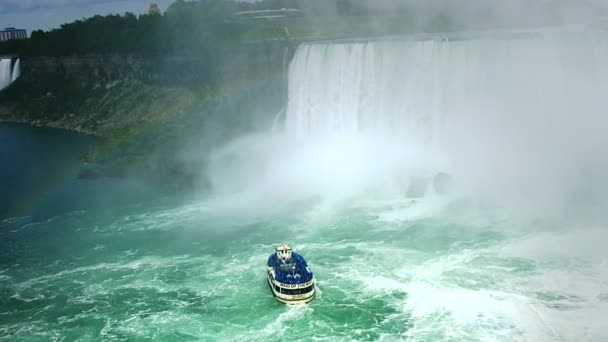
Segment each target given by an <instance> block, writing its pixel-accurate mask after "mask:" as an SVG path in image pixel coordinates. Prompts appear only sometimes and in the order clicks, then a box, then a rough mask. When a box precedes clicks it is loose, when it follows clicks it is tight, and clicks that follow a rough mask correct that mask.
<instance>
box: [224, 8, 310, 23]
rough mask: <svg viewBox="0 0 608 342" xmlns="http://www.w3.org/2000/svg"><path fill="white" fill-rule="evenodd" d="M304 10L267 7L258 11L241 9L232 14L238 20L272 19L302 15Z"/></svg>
mask: <svg viewBox="0 0 608 342" xmlns="http://www.w3.org/2000/svg"><path fill="white" fill-rule="evenodd" d="M303 15H304V11H302V10H300V9H295V8H281V9H265V10H256V11H241V12H236V13H233V14H232V18H234V19H235V20H237V21H249V20H272V19H279V18H287V17H301V16H303Z"/></svg>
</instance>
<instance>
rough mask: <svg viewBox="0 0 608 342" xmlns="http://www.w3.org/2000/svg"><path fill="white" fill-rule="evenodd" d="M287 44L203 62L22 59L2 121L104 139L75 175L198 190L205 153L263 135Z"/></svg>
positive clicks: (282, 91)
mask: <svg viewBox="0 0 608 342" xmlns="http://www.w3.org/2000/svg"><path fill="white" fill-rule="evenodd" d="M295 47H296V45H295V44H292V43H291V42H285V41H283V42H281V41H275V42H263V43H258V44H244V45H240V46H232V47H225V48H222V49H220V50H218V51H215V52H214V53H213V55H212V56H208V57H203V56H192V55H187V54H182V55H166V56H130V55H111V56H102V55H89V56H66V57H44V58H23V57H22V58H21V65H22V68H21V70H22V72H21V77H20V78H19V79H18V80H16V81H15V82H14V83H12V84H11V85H10V86H9V87H8V88H6V89H5V90H3V91H0V122H2V121H4V122H19V123H25V124H30V125H35V126H45V127H55V128H63V129H68V130H72V131H78V132H82V133H86V134H92V135H98V136H101V137H103V139H99V143H98V144H97V146H96V148H95V150H94V151H91V152H90V153H87V155H85V156H83V158H84V160H86V161H87V162H88V165H87V166H86V169H85V170H84V171H83V174H82V177H83V178H97V177H116V176H130V175H133V176H137V177H141V176H143V177H149V178H154V179H158V180H159V182H158V184H159V185H162V186H167V185H168V184H170V183H171V184H172V183H175V182H177V183H180V184H182V185H183V184H186V185H187V186H188V187H190V186H191V185H192V184H193V183H198V184H200V182H203V184H204V175H202V174H201V173H204V171H203V170H204V169H205V163H206V156H207V155H208V153H209V151H211V150H212V149H213V148H214V147H216V146H218V145H221V144H223V143H225V142H226V141H228V140H229V139H230V138H232V137H234V136H236V135H239V134H243V133H244V132H247V131H251V130H254V129H267V128H268V127H270V126H271V125H272V122H273V119H274V118H275V117H276V115H277V113H280V112H281V111H282V109H283V108H284V106H285V104H286V99H287V65H288V64H289V61H290V59H291V57H292V55H293V52H294V50H295Z"/></svg>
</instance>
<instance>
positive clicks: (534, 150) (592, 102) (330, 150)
mask: <svg viewBox="0 0 608 342" xmlns="http://www.w3.org/2000/svg"><path fill="white" fill-rule="evenodd" d="M606 56H608V34H607V33H606V32H604V31H597V30H589V29H578V28H577V29H559V30H546V31H528V32H510V33H507V32H491V33H484V34H475V35H469V36H465V35H461V37H444V36H442V37H437V38H424V39H391V40H384V41H373V42H347V43H342V42H335V43H321V44H316V43H313V44H304V45H302V46H300V47H299V49H298V51H297V53H296V55H295V57H294V59H293V61H292V63H291V67H290V71H289V103H288V107H287V112H286V117H285V123H284V124H285V131H284V133H283V134H278V135H274V136H270V137H269V136H267V135H265V136H263V137H262V136H257V137H248V138H246V142H244V141H239V142H236V143H235V144H233V145H232V146H229V147H228V148H226V149H224V150H222V151H220V152H219V153H218V154H216V155H215V158H214V160H213V162H212V163H211V165H212V168H211V172H210V175H211V178H212V183H213V185H214V186H215V187H216V189H219V190H232V191H241V192H251V191H252V189H253V190H255V192H257V193H258V195H256V196H255V197H256V198H259V197H260V196H259V193H260V192H261V193H262V194H264V195H268V194H276V193H280V194H282V196H283V197H287V198H290V197H299V196H301V195H302V194H306V196H305V197H311V196H318V197H321V198H338V199H344V198H350V197H353V196H359V195H362V194H365V195H366V196H367V195H369V194H370V192H378V191H381V192H383V193H391V194H393V195H395V194H397V195H403V193H404V192H405V189H406V188H407V186H408V184H410V183H411V182H412V180H413V179H415V178H417V177H418V178H419V177H432V175H433V174H435V173H436V172H439V171H447V172H450V173H453V174H454V176H455V177H456V179H457V180H458V182H459V183H460V185H461V186H462V187H463V188H466V189H468V190H470V191H476V192H482V193H484V195H488V194H489V195H495V196H497V197H499V198H506V197H509V196H511V195H513V197H514V198H515V197H516V198H521V197H528V198H533V199H534V200H540V202H543V201H545V200H547V201H551V200H561V199H562V197H563V196H564V194H569V193H572V192H575V191H576V190H577V188H579V187H580V186H581V182H584V181H585V175H584V174H583V173H584V172H587V171H590V170H591V171H593V170H594V169H595V171H597V169H598V168H603V167H605V166H608V163H607V162H606V160H605V159H606V157H605V153H602V148H603V146H606V143H607V141H606V137H607V136H608V135H606V134H605V132H604V128H605V127H606V122H607V121H606V120H605V119H603V118H604V115H603V113H604V110H603V108H604V105H603V103H602V101H603V99H605V98H607V96H608V94H607V93H606V92H607V91H608V66H607V65H606V64H605V62H604V60H605V57H606ZM227 161H229V162H230V163H231V164H230V168H226V167H225V166H226V162H227ZM227 169H229V170H227ZM598 185H601V186H605V185H606V182H604V183H602V184H598ZM264 197H267V196H264Z"/></svg>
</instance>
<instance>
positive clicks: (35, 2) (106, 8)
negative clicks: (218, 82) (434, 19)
mask: <svg viewBox="0 0 608 342" xmlns="http://www.w3.org/2000/svg"><path fill="white" fill-rule="evenodd" d="M173 1H174V0H0V28H4V27H17V28H25V29H27V31H28V34H29V33H31V32H32V30H37V29H44V30H49V29H52V28H56V27H59V26H60V25H61V24H63V23H66V22H72V21H74V20H77V19H82V18H86V17H91V16H94V15H96V14H101V15H105V14H116V13H119V14H123V13H125V12H132V13H136V14H140V13H145V12H146V11H147V10H148V7H149V5H150V3H152V2H155V3H157V4H158V5H159V7H160V9H161V11H164V10H166V9H167V7H168V6H169V5H170V4H171V3H172V2H173ZM242 1H255V0H242ZM433 2H436V3H438V4H441V5H440V6H447V8H449V11H450V12H462V9H463V8H469V9H470V10H471V9H472V10H475V9H476V8H477V10H475V11H474V12H475V13H477V12H478V11H479V9H480V8H481V7H488V6H489V7H491V8H495V9H497V10H498V11H499V12H501V13H502V12H511V13H512V14H513V16H514V17H517V18H519V17H520V16H521V15H523V16H526V13H528V14H529V12H533V11H534V10H533V8H534V7H536V8H537V10H540V11H541V12H542V13H540V14H541V15H543V13H544V12H546V9H547V7H546V6H544V5H547V4H548V5H549V8H553V7H554V8H556V9H558V12H559V13H562V15H561V16H562V17H564V16H575V17H579V18H582V20H583V21H586V18H587V17H589V16H590V15H593V16H597V15H598V13H602V17H608V14H606V13H608V11H607V10H608V0H370V3H371V4H373V5H374V6H379V5H380V4H384V5H387V4H390V3H410V4H418V5H421V4H430V3H433ZM464 4H467V6H463V5H464ZM538 5H540V6H538ZM454 14H455V15H457V13H454ZM528 16H529V15H528ZM465 17H468V16H465ZM474 18H475V17H473V19H472V18H470V17H469V19H471V20H475V19H474ZM575 19H577V18H575ZM467 20H468V19H467ZM575 21H580V20H575Z"/></svg>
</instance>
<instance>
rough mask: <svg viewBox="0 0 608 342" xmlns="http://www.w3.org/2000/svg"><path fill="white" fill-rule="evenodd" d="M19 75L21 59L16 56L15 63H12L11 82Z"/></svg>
mask: <svg viewBox="0 0 608 342" xmlns="http://www.w3.org/2000/svg"><path fill="white" fill-rule="evenodd" d="M19 76H21V61H20V60H19V58H17V61H16V62H15V65H13V74H12V77H11V82H15V81H16V80H17V79H18V78H19Z"/></svg>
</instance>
